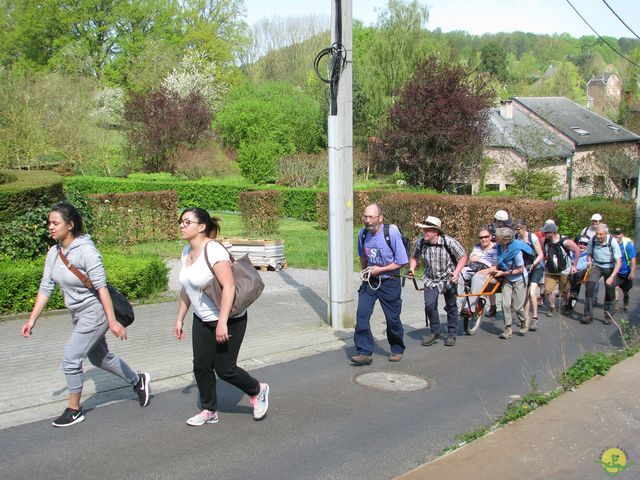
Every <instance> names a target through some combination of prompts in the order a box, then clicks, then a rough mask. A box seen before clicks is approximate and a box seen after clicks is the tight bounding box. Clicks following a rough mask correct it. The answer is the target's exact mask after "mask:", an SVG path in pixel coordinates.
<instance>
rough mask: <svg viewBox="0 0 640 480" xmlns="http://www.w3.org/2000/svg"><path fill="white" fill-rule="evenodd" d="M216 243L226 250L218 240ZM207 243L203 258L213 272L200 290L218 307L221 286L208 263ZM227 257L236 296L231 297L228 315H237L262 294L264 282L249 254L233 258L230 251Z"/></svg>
mask: <svg viewBox="0 0 640 480" xmlns="http://www.w3.org/2000/svg"><path fill="white" fill-rule="evenodd" d="M217 243H218V244H219V245H221V246H222V248H224V249H225V250H227V249H226V247H225V246H224V245H222V244H221V243H220V242H217ZM207 245H208V243H207ZM207 245H205V246H204V259H205V261H206V262H207V266H208V267H209V270H211V273H213V278H212V279H211V281H210V282H209V283H207V284H206V285H205V286H204V288H203V289H202V291H203V292H204V293H205V295H206V296H207V297H209V298H210V299H211V301H213V303H215V304H216V306H217V307H218V308H220V300H221V298H222V287H221V286H220V282H218V279H217V278H216V274H215V273H214V272H213V268H212V266H211V263H209V257H208V255H207ZM227 252H229V250H227ZM229 257H230V259H231V272H232V273H233V279H234V281H235V283H236V296H235V298H234V299H233V305H232V307H231V312H230V313H229V317H237V316H239V315H240V314H241V313H242V312H244V311H245V310H246V309H247V308H248V307H249V306H250V305H251V304H252V303H253V302H255V301H256V300H257V299H258V297H259V296H260V295H261V294H262V291H263V290H264V282H263V281H262V277H260V273H259V272H258V271H257V270H256V269H255V267H254V266H253V264H252V263H251V260H249V255H243V256H241V257H240V258H234V256H233V255H231V252H229Z"/></svg>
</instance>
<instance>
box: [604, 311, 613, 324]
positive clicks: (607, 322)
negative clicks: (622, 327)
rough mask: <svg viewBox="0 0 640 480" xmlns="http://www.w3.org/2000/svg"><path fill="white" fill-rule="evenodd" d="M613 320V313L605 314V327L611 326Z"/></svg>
mask: <svg viewBox="0 0 640 480" xmlns="http://www.w3.org/2000/svg"><path fill="white" fill-rule="evenodd" d="M612 318H613V317H611V313H609V312H604V319H603V320H602V323H604V324H605V325H611V320H612Z"/></svg>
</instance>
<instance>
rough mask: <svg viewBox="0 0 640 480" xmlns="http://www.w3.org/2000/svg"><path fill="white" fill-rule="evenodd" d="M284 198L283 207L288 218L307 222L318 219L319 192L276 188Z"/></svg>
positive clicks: (306, 189)
mask: <svg viewBox="0 0 640 480" xmlns="http://www.w3.org/2000/svg"><path fill="white" fill-rule="evenodd" d="M276 190H278V191H279V192H280V195H281V196H282V207H283V212H284V215H285V216H286V217H290V218H296V219H298V220H305V221H307V222H312V221H315V219H316V195H317V193H318V191H317V190H312V189H309V188H276Z"/></svg>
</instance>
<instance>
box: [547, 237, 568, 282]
mask: <svg viewBox="0 0 640 480" xmlns="http://www.w3.org/2000/svg"><path fill="white" fill-rule="evenodd" d="M568 238H569V237H566V236H564V235H560V241H558V242H556V243H549V242H545V244H544V250H545V252H546V254H547V263H546V265H547V271H548V272H549V273H562V272H563V271H564V270H565V269H566V268H567V265H568V264H567V262H568V261H569V250H568V249H567V248H566V247H565V246H564V242H565V240H567V239H568Z"/></svg>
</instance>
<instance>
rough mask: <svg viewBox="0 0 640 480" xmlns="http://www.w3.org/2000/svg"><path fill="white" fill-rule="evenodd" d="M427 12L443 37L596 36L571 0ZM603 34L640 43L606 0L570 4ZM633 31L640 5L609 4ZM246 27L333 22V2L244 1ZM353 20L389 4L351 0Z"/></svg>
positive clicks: (496, 1)
mask: <svg viewBox="0 0 640 480" xmlns="http://www.w3.org/2000/svg"><path fill="white" fill-rule="evenodd" d="M419 1H420V3H422V4H423V5H426V6H427V7H428V9H429V21H428V22H427V28H428V29H429V30H434V29H436V28H441V29H442V31H443V32H450V31H452V30H464V31H466V32H468V33H471V34H474V35H481V34H483V33H497V32H515V31H518V30H519V31H523V32H533V33H544V34H553V33H564V32H566V33H569V34H570V35H572V36H574V37H581V36H583V35H594V33H593V31H592V30H591V29H590V28H589V27H588V26H587V25H586V24H585V22H584V21H583V20H581V19H580V17H579V16H578V15H577V14H576V13H575V11H574V10H573V9H572V8H571V6H570V5H569V4H568V3H567V0H419ZM570 1H571V3H572V4H573V6H574V7H576V9H577V10H578V11H579V12H580V13H581V14H582V16H583V17H584V18H585V20H586V21H587V22H589V24H590V25H591V26H592V27H593V28H594V29H595V30H596V31H597V32H598V33H599V34H600V35H606V36H612V37H618V38H619V37H627V38H637V37H636V36H635V35H634V33H632V32H631V31H629V30H628V29H627V27H625V26H624V24H623V23H622V22H621V21H620V20H618V18H616V16H615V15H614V14H613V13H612V12H611V10H609V8H608V7H607V5H605V3H604V1H603V0H570ZM606 2H607V3H608V4H609V6H610V7H611V8H612V9H613V10H614V11H615V13H617V14H618V16H619V17H620V18H622V20H624V22H625V23H626V24H627V25H628V26H629V27H631V30H633V32H635V33H636V34H637V35H640V1H639V0H606ZM244 3H245V6H246V8H247V18H246V20H247V23H249V25H252V24H254V23H255V22H256V21H258V20H260V19H261V18H265V17H274V16H280V17H287V16H299V15H308V14H319V15H326V16H327V18H330V15H331V4H332V3H333V0H244ZM351 4H352V10H353V17H354V18H357V19H359V20H362V21H363V22H364V24H365V25H373V24H375V22H376V19H377V17H378V12H379V11H380V10H383V9H384V8H385V7H386V5H387V0H351Z"/></svg>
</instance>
